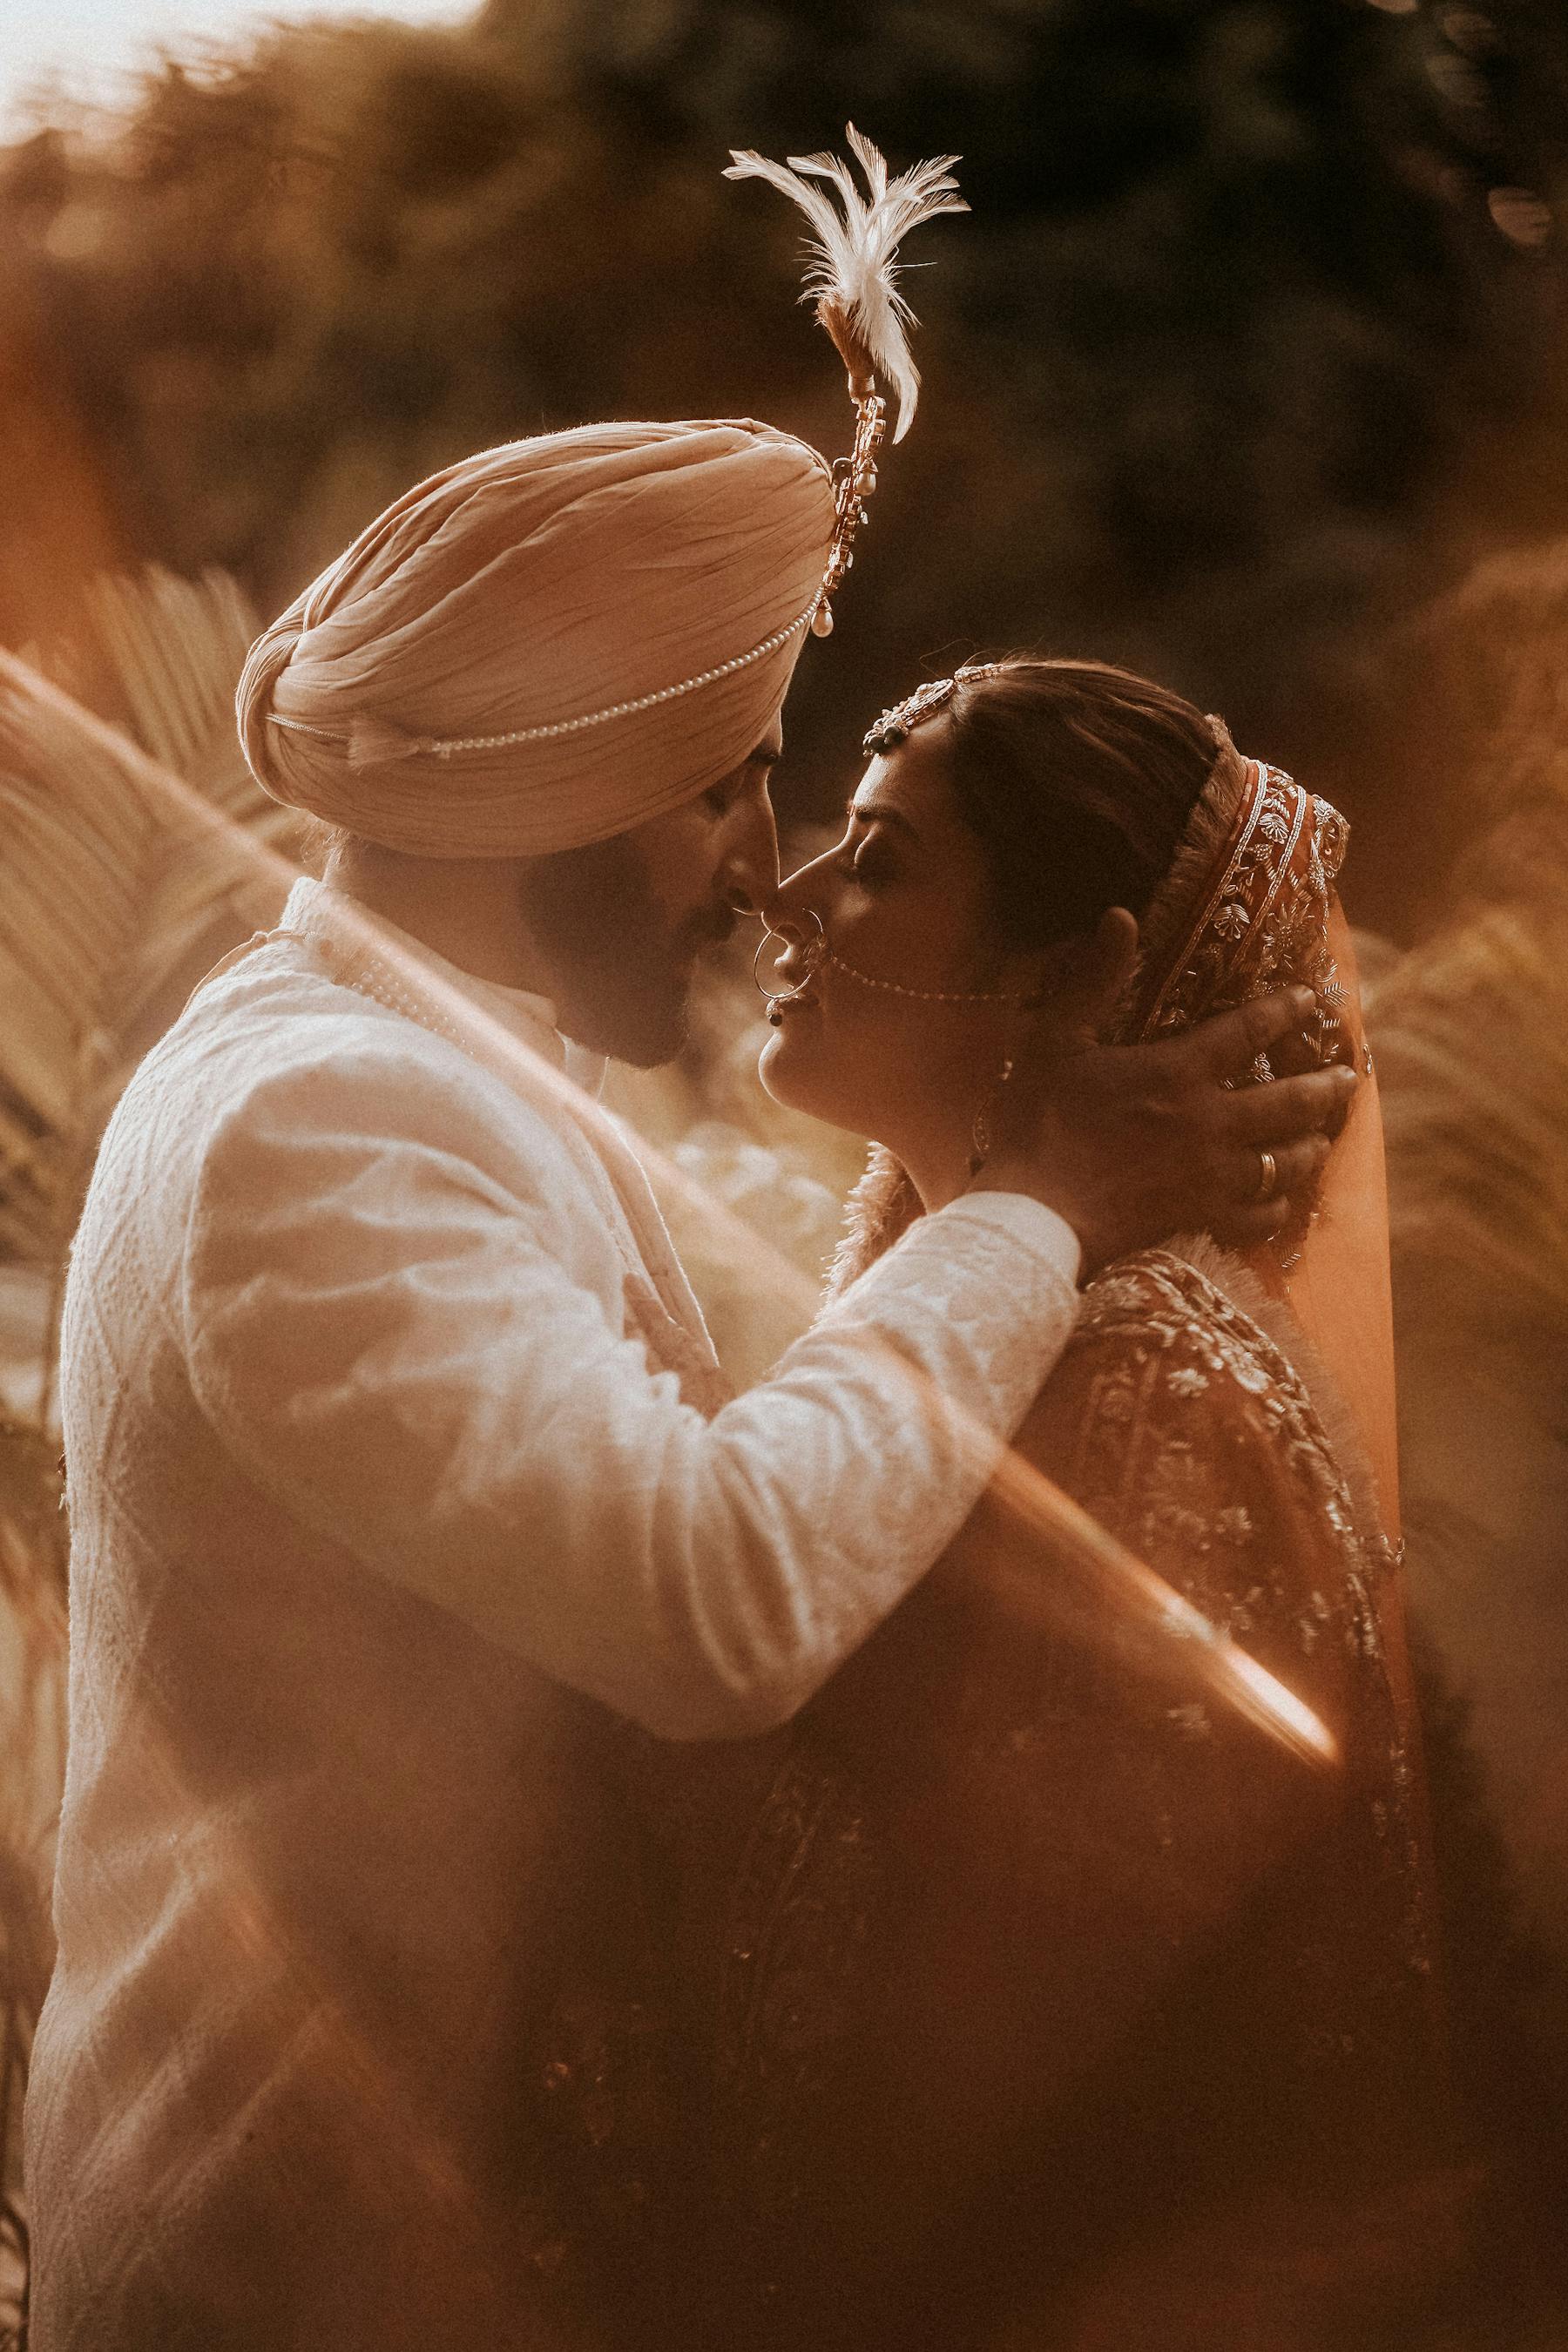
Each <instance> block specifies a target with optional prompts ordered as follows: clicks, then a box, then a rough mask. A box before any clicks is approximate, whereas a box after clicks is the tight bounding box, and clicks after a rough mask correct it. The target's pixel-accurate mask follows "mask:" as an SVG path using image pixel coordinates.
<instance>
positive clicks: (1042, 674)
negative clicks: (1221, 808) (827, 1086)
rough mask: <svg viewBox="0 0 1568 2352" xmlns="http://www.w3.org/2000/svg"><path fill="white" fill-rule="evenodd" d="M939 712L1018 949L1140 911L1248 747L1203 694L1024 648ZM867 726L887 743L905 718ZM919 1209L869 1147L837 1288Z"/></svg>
mask: <svg viewBox="0 0 1568 2352" xmlns="http://www.w3.org/2000/svg"><path fill="white" fill-rule="evenodd" d="M942 719H945V721H946V741H945V747H944V748H945V751H946V761H947V770H948V774H949V777H950V779H951V781H952V791H953V797H954V800H955V802H956V803H957V807H958V810H959V813H960V814H961V815H962V816H963V820H964V822H965V824H968V825H969V827H970V828H971V830H972V831H973V833H974V835H976V837H977V839H978V840H979V843H980V845H981V848H982V850H983V851H984V856H985V862H986V866H987V869H988V873H989V879H990V886H991V892H992V903H993V906H994V912H995V919H996V926H997V929H998V932H999V935H1000V937H1001V939H1002V940H1003V941H1004V942H1005V945H1006V946H1007V947H1008V948H1009V949H1013V950H1019V949H1025V950H1026V949H1030V948H1041V947H1050V946H1054V945H1055V944H1056V943H1057V942H1058V940H1068V939H1073V938H1077V937H1079V936H1080V935H1081V936H1087V935H1088V934H1089V932H1091V931H1092V930H1093V929H1094V928H1095V926H1096V924H1097V923H1098V922H1099V921H1100V917H1101V916H1102V915H1103V914H1104V913H1105V912H1106V910H1107V908H1110V907H1126V908H1130V909H1131V912H1132V913H1133V914H1134V915H1136V916H1137V917H1138V918H1139V919H1140V920H1142V918H1143V917H1144V915H1145V914H1146V913H1147V911H1148V908H1149V905H1150V901H1151V900H1152V898H1153V897H1154V894H1155V892H1156V891H1157V890H1159V888H1160V887H1161V885H1162V884H1163V882H1165V881H1166V879H1167V878H1168V877H1169V876H1170V873H1171V869H1172V866H1173V864H1174V863H1175V862H1176V858H1177V854H1178V852H1179V850H1180V848H1181V846H1182V842H1183V836H1184V834H1185V833H1186V831H1187V827H1188V825H1189V824H1190V823H1191V821H1192V816H1193V812H1194V808H1195V807H1196V805H1197V802H1198V798H1199V795H1200V794H1201V793H1202V792H1203V790H1204V787H1205V784H1206V783H1207V782H1208V781H1209V779H1210V777H1211V776H1212V775H1213V774H1214V772H1215V763H1216V761H1220V760H1224V759H1226V758H1228V759H1230V760H1232V761H1234V760H1235V759H1236V756H1237V755H1236V753H1235V752H1234V751H1232V750H1231V747H1230V741H1229V738H1228V737H1227V736H1226V732H1225V730H1224V729H1223V728H1222V727H1219V726H1217V725H1216V724H1215V721H1214V720H1212V719H1205V716H1204V714H1203V712H1202V711H1201V710H1199V709H1197V708H1196V706H1195V704H1194V703H1191V702H1188V701H1186V700H1184V698H1183V697H1182V696H1181V695H1179V694H1173V693H1172V692H1171V691H1170V689H1169V688H1167V687H1163V686H1156V685H1155V684H1154V683H1153V682H1152V679H1150V678H1146V677H1137V676H1136V675H1135V674H1134V673H1133V672H1132V671H1131V670H1125V669H1118V668H1116V667H1113V665H1111V664H1110V663H1109V662H1096V661H1051V660H1044V659H1037V658H1032V657H1030V656H1026V655H1014V656H1009V657H1008V658H1007V659H1005V660H1003V661H999V662H988V663H985V664H984V665H982V666H980V667H975V668H973V669H965V670H961V671H960V672H959V673H958V677H957V681H956V683H955V685H954V688H953V691H952V698H951V699H950V700H949V701H948V702H947V703H946V705H945V706H944V707H943V709H942ZM867 740H868V745H870V747H871V748H873V749H878V750H890V749H891V748H892V746H893V745H894V744H895V743H897V742H899V741H900V740H902V730H900V728H899V727H898V726H897V725H896V724H895V725H894V726H893V727H891V728H890V729H889V730H888V731H887V732H886V733H885V734H882V735H878V734H876V733H875V732H874V733H873V734H872V735H871V736H869V737H868V739H867ZM919 1214H920V1201H919V1197H918V1195H917V1194H916V1192H915V1190H914V1187H913V1185H912V1184H911V1183H910V1181H909V1178H908V1177H907V1176H906V1175H905V1173H904V1171H903V1169H902V1168H901V1167H900V1164H899V1162H898V1160H895V1159H894V1158H893V1156H892V1154H891V1153H890V1152H888V1151H885V1150H882V1149H881V1147H880V1146H874V1147H873V1149H872V1152H871V1156H870V1160H869V1161H868V1165H867V1170H866V1173H865V1175H864V1176H863V1177H862V1178H861V1180H860V1181H859V1183H858V1185H857V1186H856V1187H855V1190H854V1192H852V1193H851V1194H850V1196H849V1203H848V1211H847V1221H846V1227H845V1234H844V1238H843V1240H842V1242H841V1243H840V1244H839V1248H838V1252H837V1256H836V1257H835V1259H834V1263H833V1270H832V1274H831V1276H830V1278H829V1289H830V1291H831V1292H837V1291H839V1290H842V1289H843V1288H844V1286H845V1285H846V1284H847V1283H849V1282H852V1281H853V1280H854V1278H855V1276H857V1275H858V1274H859V1273H860V1272H861V1271H862V1270H863V1269H864V1268H865V1267H866V1266H867V1265H869V1264H870V1262H871V1260H872V1259H873V1258H874V1257H878V1256H879V1255H881V1253H882V1251H883V1250H885V1249H887V1248H888V1247H889V1246H890V1244H892V1243H893V1242H894V1241H896V1240H897V1239H898V1236H899V1234H901V1233H902V1232H903V1231H904V1229H905V1227H906V1226H907V1225H908V1224H910V1223H911V1222H912V1221H913V1219H914V1218H915V1217H916V1216H918V1215H919Z"/></svg>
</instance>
